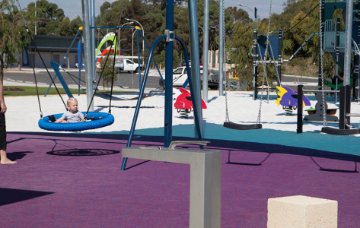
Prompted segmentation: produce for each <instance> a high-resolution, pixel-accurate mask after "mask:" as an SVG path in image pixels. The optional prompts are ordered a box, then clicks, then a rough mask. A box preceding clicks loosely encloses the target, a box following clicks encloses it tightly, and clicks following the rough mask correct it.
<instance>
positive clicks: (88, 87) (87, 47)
mask: <svg viewBox="0 0 360 228" xmlns="http://www.w3.org/2000/svg"><path fill="white" fill-rule="evenodd" d="M83 5H84V7H83V9H84V12H83V15H84V23H85V26H84V30H85V34H84V40H85V42H84V46H85V48H84V52H85V73H86V74H87V80H86V99H87V107H89V110H91V111H92V110H94V104H93V103H92V102H91V100H92V93H93V75H92V68H91V65H93V64H92V63H93V62H92V59H91V50H90V49H91V40H90V36H91V35H90V20H89V2H88V0H83ZM90 102H91V104H90Z"/></svg>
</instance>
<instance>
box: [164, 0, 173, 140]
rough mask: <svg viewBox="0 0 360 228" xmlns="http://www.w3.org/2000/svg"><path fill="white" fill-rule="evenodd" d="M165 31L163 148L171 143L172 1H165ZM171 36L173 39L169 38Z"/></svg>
mask: <svg viewBox="0 0 360 228" xmlns="http://www.w3.org/2000/svg"><path fill="white" fill-rule="evenodd" d="M166 31H167V32H168V36H169V37H170V38H168V39H167V40H166V45H165V75H166V77H165V112H164V115H165V116H164V147H168V146H169V145H170V143H171V141H172V117H173V113H172V104H173V53H174V36H173V32H174V1H172V0H167V1H166ZM171 36H173V39H172V38H171Z"/></svg>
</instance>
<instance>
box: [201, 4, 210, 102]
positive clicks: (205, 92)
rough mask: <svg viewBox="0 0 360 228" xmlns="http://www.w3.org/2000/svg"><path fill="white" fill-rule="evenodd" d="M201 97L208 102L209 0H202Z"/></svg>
mask: <svg viewBox="0 0 360 228" xmlns="http://www.w3.org/2000/svg"><path fill="white" fill-rule="evenodd" d="M203 37H204V40H203V82H202V86H203V99H204V101H205V102H206V103H207V102H208V73H209V72H208V66H209V57H208V54H209V0H204V31H203Z"/></svg>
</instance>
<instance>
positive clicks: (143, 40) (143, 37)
mask: <svg viewBox="0 0 360 228" xmlns="http://www.w3.org/2000/svg"><path fill="white" fill-rule="evenodd" d="M125 20H127V21H133V22H135V23H137V24H138V25H139V26H140V27H141V31H142V51H143V61H142V64H143V66H144V64H145V32H144V27H143V26H142V24H141V23H140V22H139V21H137V20H134V19H130V18H125Z"/></svg>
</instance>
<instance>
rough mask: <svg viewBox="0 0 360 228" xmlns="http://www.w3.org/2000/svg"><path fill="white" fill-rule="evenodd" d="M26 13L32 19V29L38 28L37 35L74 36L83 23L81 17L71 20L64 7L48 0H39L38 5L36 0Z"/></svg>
mask: <svg viewBox="0 0 360 228" xmlns="http://www.w3.org/2000/svg"><path fill="white" fill-rule="evenodd" d="M25 15H26V17H27V18H28V19H30V21H32V22H31V23H30V26H29V27H30V29H31V30H34V28H35V27H36V28H37V32H36V34H37V35H59V36H73V35H75V34H76V32H77V30H78V28H79V26H81V24H82V23H81V21H79V19H80V18H75V19H74V20H73V21H70V19H69V18H68V17H66V16H65V14H64V10H63V9H61V8H59V7H58V5H56V4H54V3H50V2H48V1H47V0H37V1H36V7H35V3H34V2H32V3H30V4H29V5H28V6H27V10H26V12H25ZM35 23H36V24H35ZM74 24H76V25H74ZM35 25H36V26H35Z"/></svg>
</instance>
